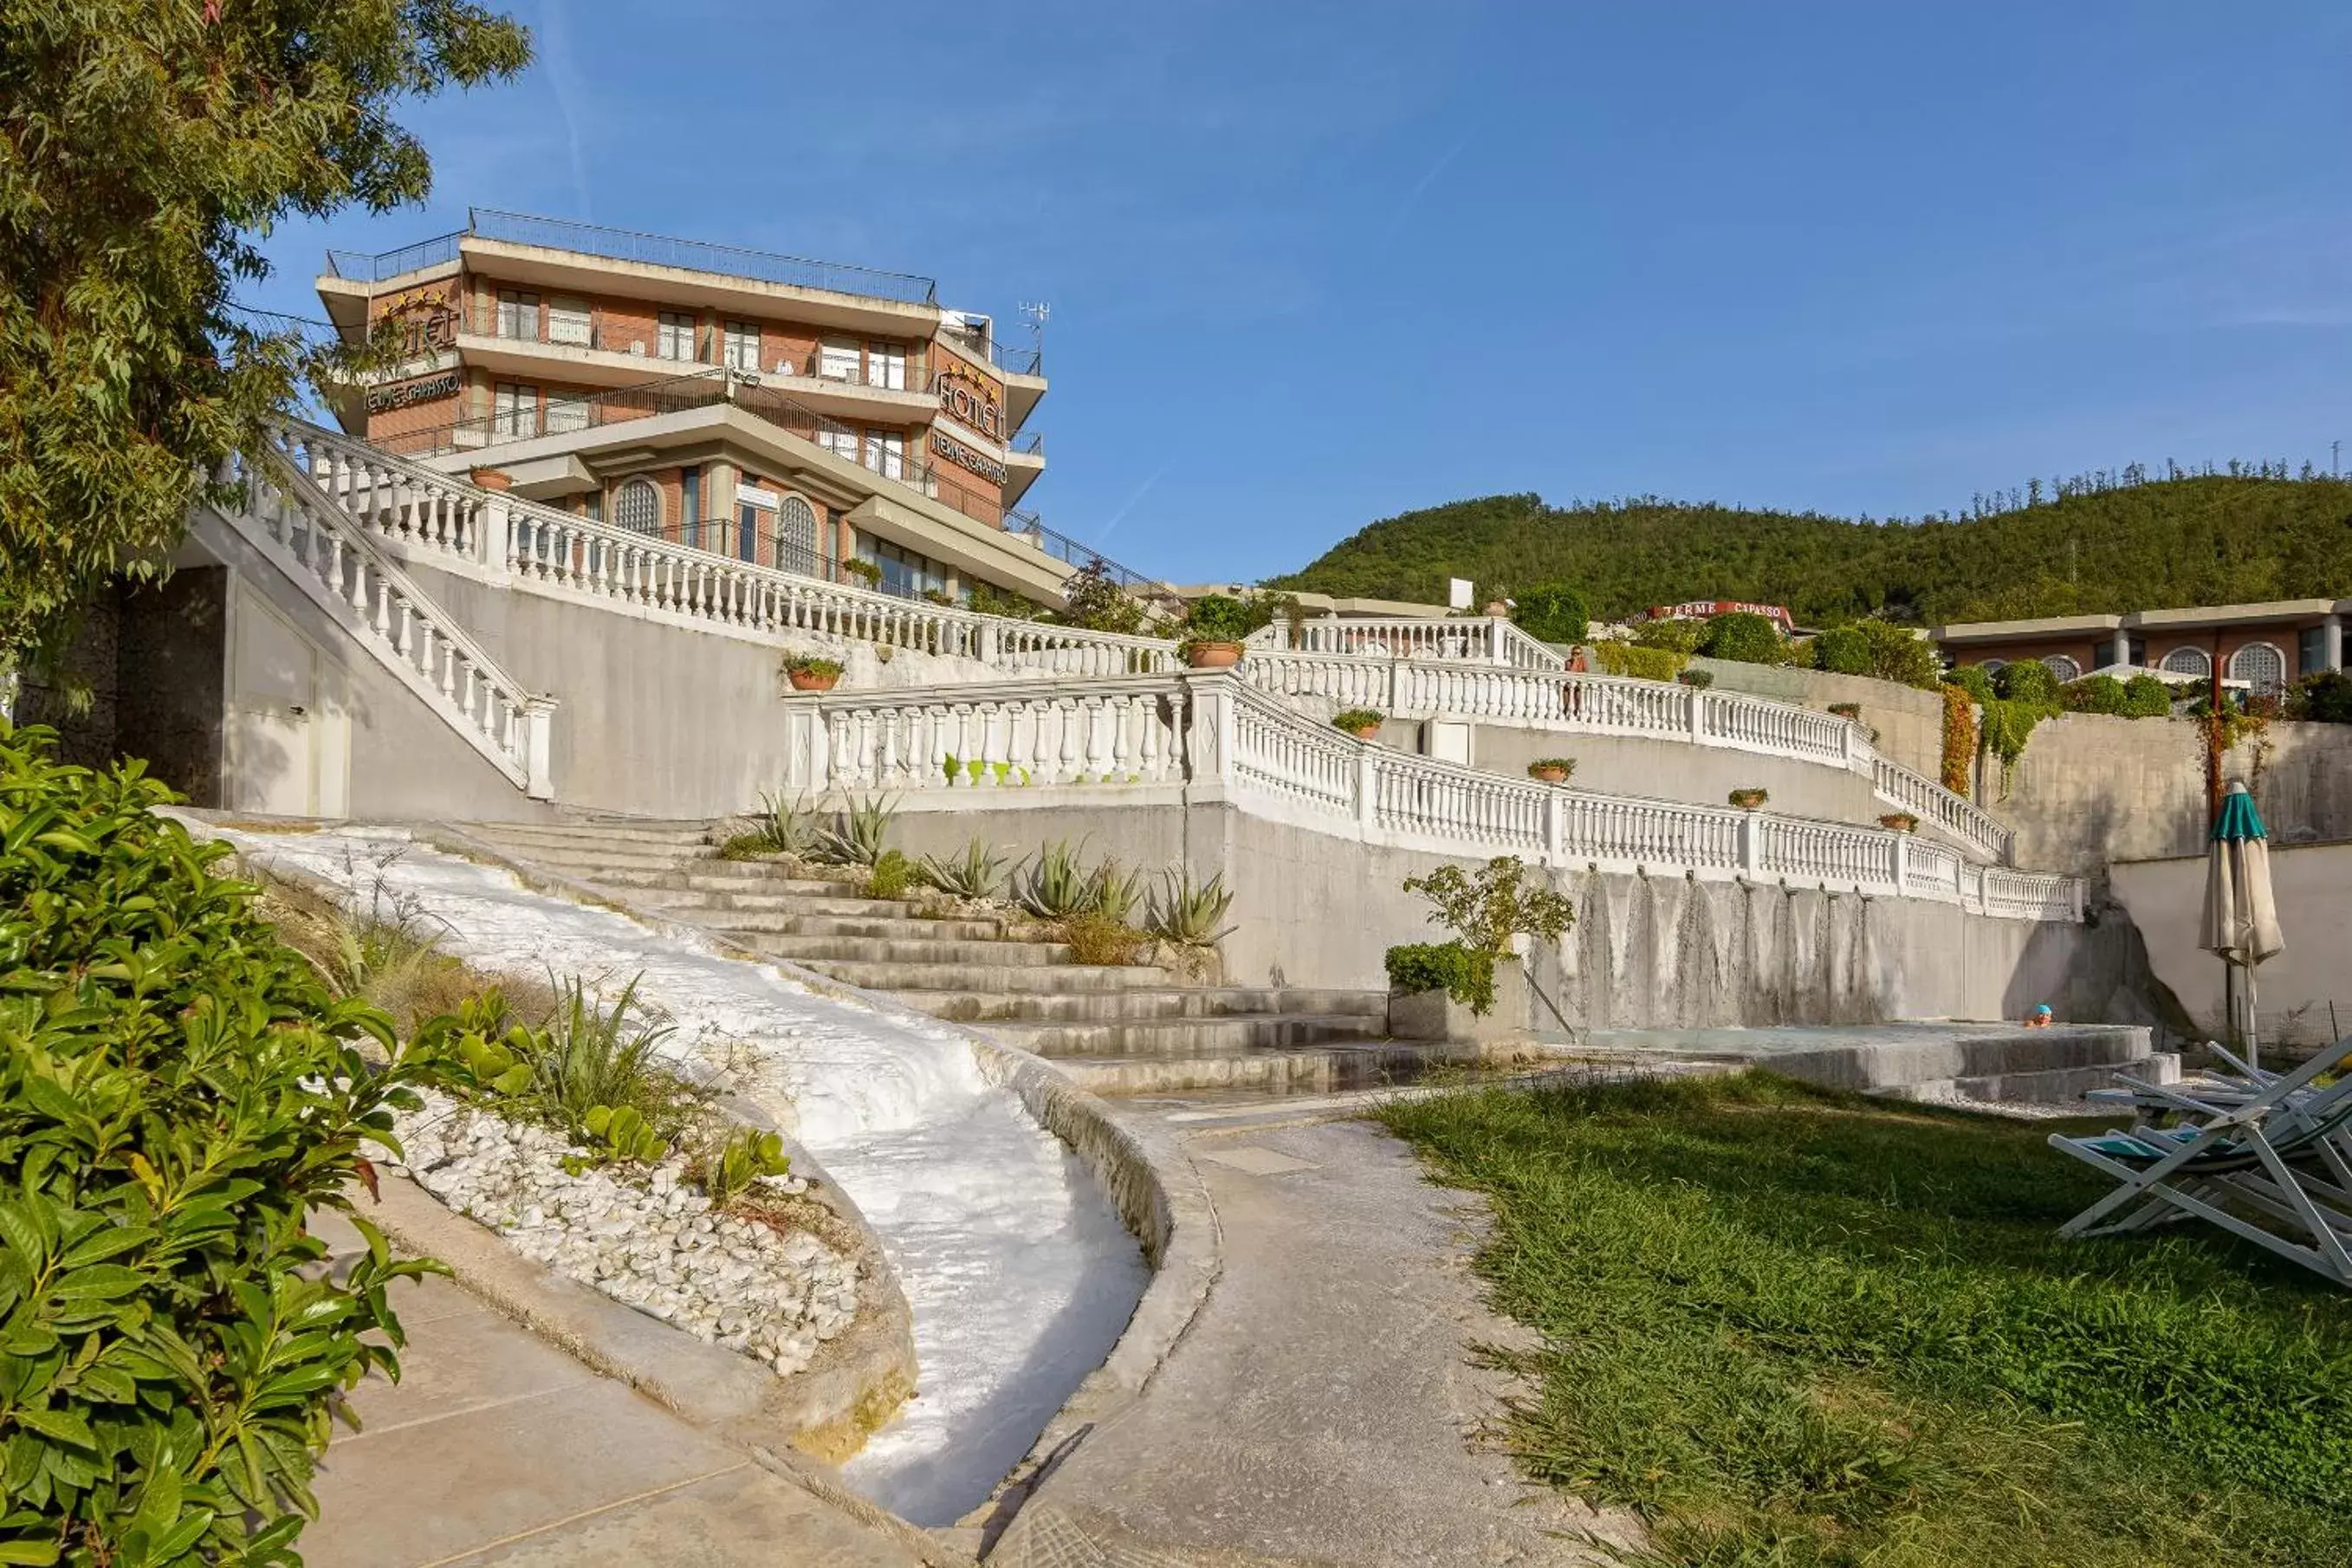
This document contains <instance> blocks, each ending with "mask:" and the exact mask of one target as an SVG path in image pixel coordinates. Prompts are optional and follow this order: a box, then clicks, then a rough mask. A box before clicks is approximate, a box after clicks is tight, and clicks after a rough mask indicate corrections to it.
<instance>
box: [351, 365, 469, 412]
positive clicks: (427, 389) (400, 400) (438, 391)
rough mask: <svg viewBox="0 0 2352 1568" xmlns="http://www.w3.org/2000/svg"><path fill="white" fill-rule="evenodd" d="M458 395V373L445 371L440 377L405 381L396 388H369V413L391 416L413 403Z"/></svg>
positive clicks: (430, 376)
mask: <svg viewBox="0 0 2352 1568" xmlns="http://www.w3.org/2000/svg"><path fill="white" fill-rule="evenodd" d="M456 395H457V372H456V371H454V370H445V371H443V372H442V373H441V374H439V375H428V376H426V377H425V379H424V380H422V381H404V382H402V383H400V384H398V385H396V386H371V387H369V388H368V393H367V411H368V412H369V413H370V414H389V413H390V412H392V411H393V410H394V409H395V408H405V407H407V406H408V405H410V404H412V403H430V402H432V401H433V400H434V399H435V398H436V397H455V396H456Z"/></svg>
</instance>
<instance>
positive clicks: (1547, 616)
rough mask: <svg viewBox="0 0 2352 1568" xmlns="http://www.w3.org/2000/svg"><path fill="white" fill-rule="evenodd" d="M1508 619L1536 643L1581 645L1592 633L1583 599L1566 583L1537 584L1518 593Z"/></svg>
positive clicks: (1590, 619) (1588, 614) (1589, 618)
mask: <svg viewBox="0 0 2352 1568" xmlns="http://www.w3.org/2000/svg"><path fill="white" fill-rule="evenodd" d="M1511 618H1512V619H1513V620H1515V621H1517V623H1518V626H1519V629H1520V630H1521V631H1523V632H1525V633H1527V634H1528V636H1529V637H1533V638H1535V639H1536V640H1537V641H1538V642H1564V643H1569V642H1582V641H1583V640H1584V639H1585V637H1587V636H1588V635H1589V634H1590V633H1591V629H1592V617H1591V613H1590V612H1589V611H1588V610H1587V609H1586V608H1585V605H1584V595H1581V594H1579V593H1578V592H1577V591H1576V590H1575V589H1573V588H1571V587H1570V586H1569V585H1568V584H1565V583H1539V584H1537V585H1536V586H1534V587H1532V588H1529V589H1528V590H1526V591H1525V592H1523V593H1521V594H1520V595H1518V607H1517V609H1515V610H1513V611H1512V612H1511Z"/></svg>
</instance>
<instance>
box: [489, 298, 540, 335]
mask: <svg viewBox="0 0 2352 1568" xmlns="http://www.w3.org/2000/svg"><path fill="white" fill-rule="evenodd" d="M498 334H499V336H500V337H502V338H523V339H526V340H528V341H529V342H538V341H539V296H538V295H536V294H526V293H524V292H522V291H521V290H520V289H499V326H498Z"/></svg>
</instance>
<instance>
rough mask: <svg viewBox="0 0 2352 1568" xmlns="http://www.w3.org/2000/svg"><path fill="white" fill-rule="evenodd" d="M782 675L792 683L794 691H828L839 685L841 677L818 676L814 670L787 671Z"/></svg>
mask: <svg viewBox="0 0 2352 1568" xmlns="http://www.w3.org/2000/svg"><path fill="white" fill-rule="evenodd" d="M784 674H785V676H786V677H787V678H788V679H790V680H791V681H792V683H793V690H794V691H830V690H832V689H834V688H835V686H837V685H839V684H840V683H841V677H839V676H837V675H819V674H818V673H817V672H816V671H815V670H814V669H788V670H786V671H784Z"/></svg>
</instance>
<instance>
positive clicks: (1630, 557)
mask: <svg viewBox="0 0 2352 1568" xmlns="http://www.w3.org/2000/svg"><path fill="white" fill-rule="evenodd" d="M2272 472H2273V474H2274V475H2275V476H2277V477H2265V478H2252V477H2247V478H2236V477H2231V476H2227V475H2200V476H2193V477H2184V478H2179V479H2154V480H2148V481H2146V482H2142V483H2137V484H2128V485H2117V486H2114V487H2112V488H2105V487H2102V486H2095V485H2091V484H2085V483H2080V482H2075V483H2074V484H2073V487H2072V489H2071V493H2068V494H2065V495H2063V496H2062V497H2060V499H2057V500H2047V501H2041V502H2038V503H2035V504H2022V501H2023V498H2021V497H2017V496H2015V495H2014V493H2012V497H2011V504H2006V505H2004V506H2002V507H2001V508H2000V510H1991V509H1984V510H1979V514H1978V515H1975V516H1970V517H1964V518H1938V519H1932V520H1929V521H1921V522H1911V521H1895V522H1871V521H1853V520H1849V519H1844V518H1834V517H1822V516H1819V515H1817V514H1813V513H1798V512H1784V511H1751V510H1743V509H1739V508H1734V507H1723V506H1715V505H1711V504H1710V505H1689V504H1685V503H1681V502H1675V501H1664V500H1656V499H1654V498H1645V499H1642V500H1620V501H1602V502H1597V503H1579V504H1576V505H1574V506H1570V507H1566V508H1560V507H1550V506H1547V505H1545V504H1544V501H1543V499H1542V498H1541V497H1540V496H1535V495H1516V496H1488V497H1486V498H1485V499H1483V500H1464V501H1454V502H1453V503H1451V504H1450V505H1446V506H1436V507H1429V508H1426V509H1424V510H1420V511H1409V512H1406V513H1404V514H1403V515H1402V516H1400V517H1392V518H1389V519H1386V520H1385V521H1380V522H1376V523H1373V524H1372V525H1371V526H1370V527H1369V528H1367V529H1365V530H1364V531H1362V532H1360V533H1358V534H1357V535H1356V536H1355V537H1353V538H1352V539H1349V540H1346V541H1344V542H1341V543H1339V544H1338V545H1336V546H1334V547H1333V548H1332V549H1331V550H1329V551H1328V552H1326V553H1325V554H1324V555H1323V556H1322V558H1321V559H1319V560H1318V561H1316V562H1315V563H1313V564H1311V565H1309V566H1307V567H1306V568H1305V569H1304V570H1302V571H1299V572H1297V573H1294V574H1291V575H1289V576H1286V577H1281V578H1276V579H1275V580H1274V581H1273V582H1272V583H1270V584H1268V585H1269V586H1272V587H1278V588H1298V589H1310V590H1313V591H1316V592H1318V593H1326V594H1335V595H1362V596H1369V597H1374V598H1389V599H1411V600H1415V601H1419V602H1421V603H1424V604H1430V603H1434V604H1444V602H1445V580H1446V579H1447V578H1449V577H1468V578H1471V579H1473V580H1474V581H1475V582H1476V583H1477V584H1478V586H1479V591H1480V594H1481V595H1482V597H1484V596H1487V595H1492V594H1494V593H1495V592H1496V591H1497V590H1499V591H1501V592H1503V593H1510V592H1513V591H1515V590H1517V589H1521V588H1526V587H1529V586H1531V585H1533V584H1538V583H1550V582H1562V583H1567V584H1571V585H1573V586H1575V587H1576V588H1577V589H1579V590H1580V592H1581V593H1582V594H1583V595H1584V598H1585V601H1586V603H1587V604H1588V605H1590V606H1591V610H1592V612H1593V614H1594V615H1595V616H1600V617H1603V618H1614V617H1617V616H1623V615H1626V614H1628V613H1630V612H1632V611H1634V610H1637V609H1640V608H1642V607H1643V606H1644V605H1658V604H1671V603H1674V602H1675V601H1676V600H1681V599H1697V598H1726V599H1755V600H1762V601H1765V602H1767V603H1771V604H1781V605H1788V606H1789V607H1790V610H1792V611H1793V612H1795V615H1796V617H1797V620H1798V622H1799V623H1800V624H1801V625H1814V626H1826V625H1835V624H1837V623H1839V622H1841V621H1846V620H1851V619H1853V618H1855V617H1857V616H1865V615H1869V614H1872V613H1874V612H1876V611H1880V610H1882V609H1883V610H1885V611H1886V612H1887V613H1888V614H1889V616H1891V617H1894V618H1900V619H1914V618H1916V619H1917V620H1919V621H1921V622H1924V623H1927V624H1935V623H1937V622H1945V621H1969V620H2005V619H2009V618H2011V617H2014V616H2063V615H2084V614H2093V613H2097V612H2106V611H2122V610H2134V609H2161V608H2172V607H2177V606H2180V605H2227V604H2243V603H2246V602H2248V601H2251V600H2262V599H2299V598H2316V597H2320V596H2323V595H2352V480H2339V479H2328V478H2326V477H2324V476H2323V477H2319V478H2305V479H2289V478H2286V477H2284V472H2285V470H2284V467H2283V466H2281V467H2279V468H2274V469H2273V470H2272Z"/></svg>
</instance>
